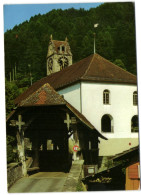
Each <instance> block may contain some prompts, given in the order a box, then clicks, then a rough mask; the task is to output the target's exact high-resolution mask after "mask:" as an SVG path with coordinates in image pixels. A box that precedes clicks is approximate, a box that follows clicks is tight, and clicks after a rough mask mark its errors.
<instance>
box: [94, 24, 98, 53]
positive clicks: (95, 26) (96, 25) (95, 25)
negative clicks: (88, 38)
mask: <svg viewBox="0 0 141 195" xmlns="http://www.w3.org/2000/svg"><path fill="white" fill-rule="evenodd" d="M98 25H99V24H94V28H97V27H98ZM95 38H96V33H94V54H95V52H96V49H95Z"/></svg>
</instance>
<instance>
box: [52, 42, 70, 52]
mask: <svg viewBox="0 0 141 195" xmlns="http://www.w3.org/2000/svg"><path fill="white" fill-rule="evenodd" d="M52 43H53V46H54V49H55V51H56V53H59V49H58V48H59V47H60V46H65V47H66V53H67V54H69V45H68V42H67V41H58V40H52ZM61 53H64V51H62V52H61Z"/></svg>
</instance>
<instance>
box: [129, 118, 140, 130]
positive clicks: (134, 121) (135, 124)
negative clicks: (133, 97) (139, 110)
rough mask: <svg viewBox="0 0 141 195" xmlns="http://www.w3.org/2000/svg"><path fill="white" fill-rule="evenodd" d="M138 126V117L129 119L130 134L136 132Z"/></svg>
mask: <svg viewBox="0 0 141 195" xmlns="http://www.w3.org/2000/svg"><path fill="white" fill-rule="evenodd" d="M138 131H139V126H138V115H134V116H133V117H132V119H131V132H138Z"/></svg>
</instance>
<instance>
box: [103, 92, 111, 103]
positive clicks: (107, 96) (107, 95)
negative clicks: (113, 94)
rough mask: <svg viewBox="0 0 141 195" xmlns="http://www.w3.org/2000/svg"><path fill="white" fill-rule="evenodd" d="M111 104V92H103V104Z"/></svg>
mask: <svg viewBox="0 0 141 195" xmlns="http://www.w3.org/2000/svg"><path fill="white" fill-rule="evenodd" d="M109 103H110V91H109V90H107V89H105V90H104V91H103V104H109Z"/></svg>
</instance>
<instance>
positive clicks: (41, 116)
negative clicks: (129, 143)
mask: <svg viewBox="0 0 141 195" xmlns="http://www.w3.org/2000/svg"><path fill="white" fill-rule="evenodd" d="M7 134H9V135H14V136H16V137H17V149H18V154H19V160H20V161H21V162H22V170H23V175H27V171H28V170H27V169H28V167H27V166H26V160H27V158H28V157H31V158H32V160H33V162H32V164H31V166H30V167H32V168H35V167H39V168H40V170H44V171H64V172H68V171H69V169H70V167H71V163H72V159H73V160H78V159H84V163H85V165H94V166H95V165H97V163H98V152H99V150H98V137H101V138H103V139H106V138H105V137H103V136H102V135H101V134H100V133H99V132H98V131H97V130H96V129H95V127H94V126H93V125H92V124H91V123H90V122H89V121H88V120H87V119H86V118H85V117H84V116H83V115H82V114H81V113H80V112H78V111H77V110H76V109H75V108H74V107H73V106H71V105H70V104H69V103H67V102H66V101H65V100H64V98H63V97H62V96H60V95H59V94H58V93H57V92H56V91H55V90H54V89H53V88H52V87H51V86H50V85H49V84H44V85H43V86H41V87H40V88H39V89H37V90H35V91H33V92H32V93H31V94H30V95H29V96H28V97H26V98H25V99H23V98H22V100H21V101H19V103H18V104H17V107H16V108H15V109H14V110H13V111H12V113H11V114H10V115H9V116H8V118H7ZM74 146H76V148H77V149H78V150H77V149H76V148H75V149H76V150H77V151H76V150H75V149H74Z"/></svg>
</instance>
